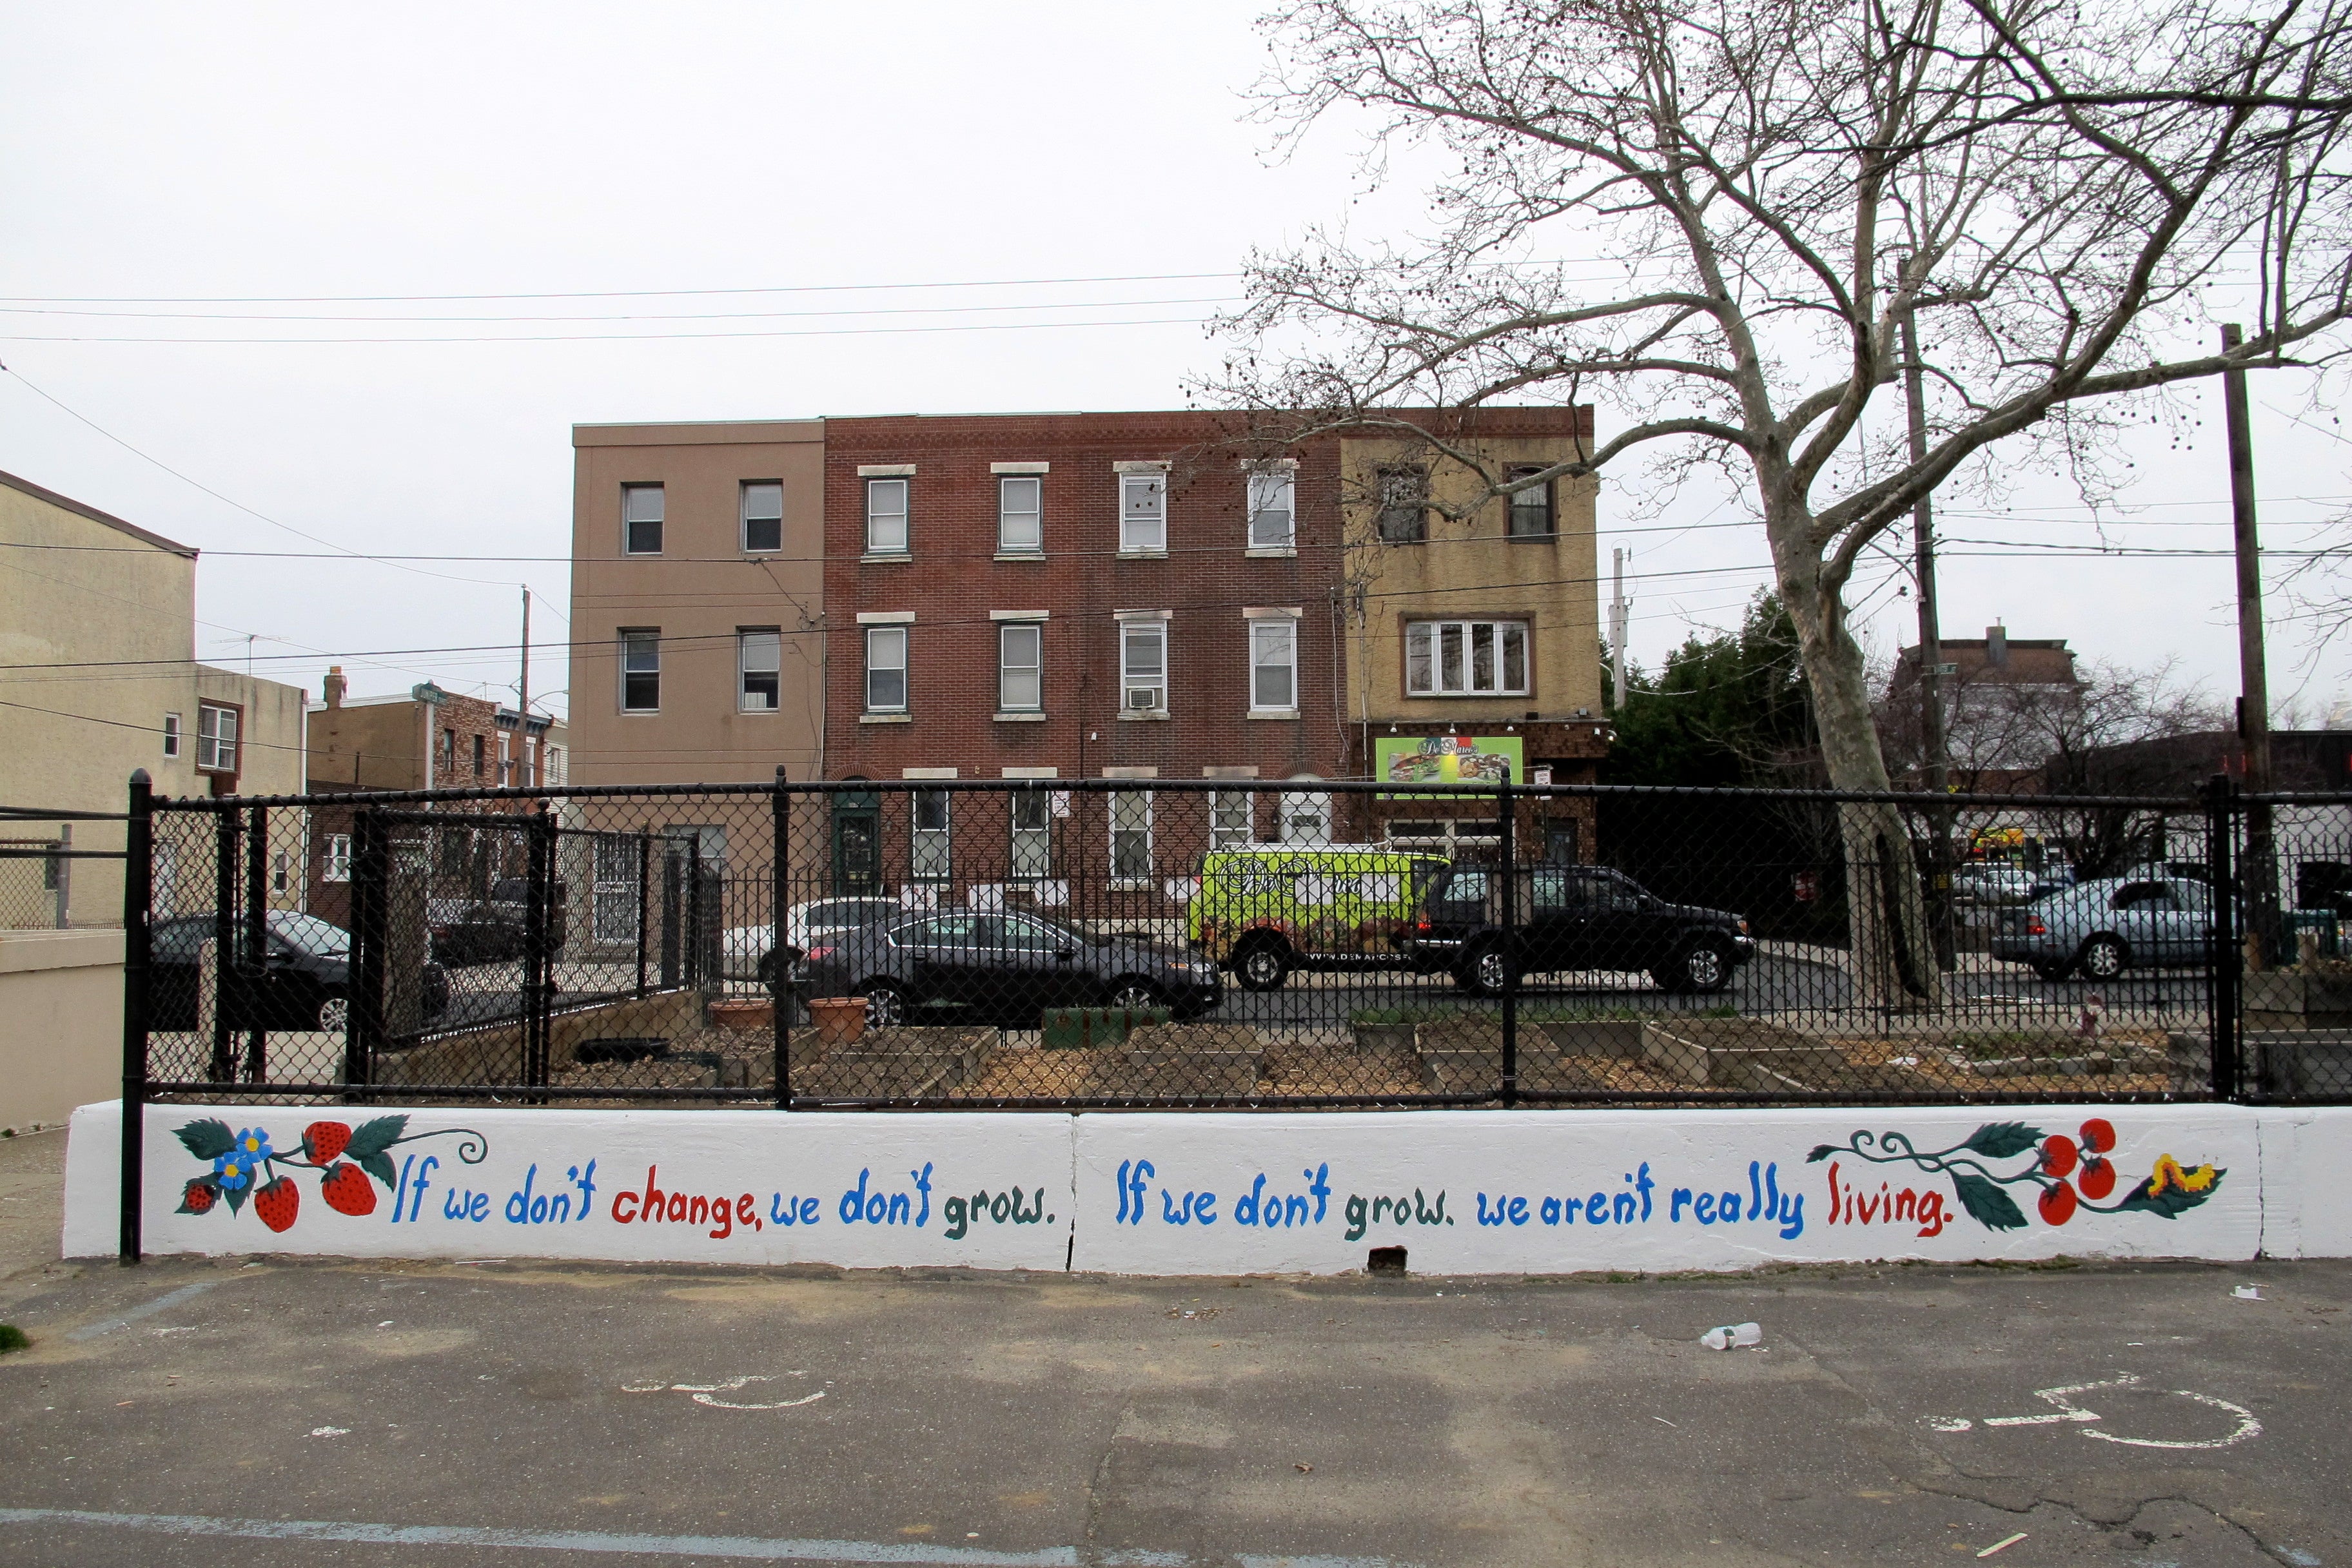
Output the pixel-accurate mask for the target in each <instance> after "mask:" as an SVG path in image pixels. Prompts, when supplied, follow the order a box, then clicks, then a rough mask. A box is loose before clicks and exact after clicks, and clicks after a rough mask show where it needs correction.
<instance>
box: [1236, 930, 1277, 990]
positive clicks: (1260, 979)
mask: <svg viewBox="0 0 2352 1568" xmlns="http://www.w3.org/2000/svg"><path fill="white" fill-rule="evenodd" d="M1234 976H1235V978H1237V979H1239V980H1240V981H1241V983H1242V989H1243V990H1244V991H1279V990H1281V989H1282V983H1283V982H1284V981H1286V980H1287V979H1289V978H1290V950H1289V949H1288V948H1286V947H1285V946H1284V945H1283V944H1282V943H1281V942H1271V941H1267V942H1252V943H1251V944H1250V945H1249V946H1248V947H1246V948H1244V949H1243V950H1242V955H1241V956H1240V957H1239V958H1237V959H1235V960H1234Z"/></svg>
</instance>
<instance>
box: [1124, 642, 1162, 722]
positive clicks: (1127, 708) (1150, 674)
mask: <svg viewBox="0 0 2352 1568" xmlns="http://www.w3.org/2000/svg"><path fill="white" fill-rule="evenodd" d="M1118 692H1119V697H1118V706H1119V711H1120V712H1122V713H1165V712H1167V711H1168V623H1167V622H1166V621H1122V622H1120V623H1119V628H1118Z"/></svg>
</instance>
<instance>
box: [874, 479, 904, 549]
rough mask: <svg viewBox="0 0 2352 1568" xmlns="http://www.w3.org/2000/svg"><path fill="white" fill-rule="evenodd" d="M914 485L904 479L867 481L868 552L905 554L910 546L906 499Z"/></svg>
mask: <svg viewBox="0 0 2352 1568" xmlns="http://www.w3.org/2000/svg"><path fill="white" fill-rule="evenodd" d="M909 489H911V487H910V486H909V485H908V481H906V480H905V479H868V480H866V553H867V554H869V555H904V554H906V553H907V549H908V531H907V503H908V490H909Z"/></svg>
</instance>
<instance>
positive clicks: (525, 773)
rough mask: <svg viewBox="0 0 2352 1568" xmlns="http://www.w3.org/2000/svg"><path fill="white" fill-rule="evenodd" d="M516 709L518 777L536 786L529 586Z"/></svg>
mask: <svg viewBox="0 0 2352 1568" xmlns="http://www.w3.org/2000/svg"><path fill="white" fill-rule="evenodd" d="M515 709H516V712H517V714H518V715H519V717H518V721H517V722H516V724H515V772H516V777H518V778H520V780H521V782H522V783H523V784H536V783H538V782H539V781H538V780H536V779H534V778H532V777H531V776H530V773H531V768H530V587H529V586H528V585H525V587H524V588H523V591H522V684H521V685H520V686H519V687H517V688H516V689H515ZM506 782H509V783H510V782H512V781H511V780H509V781H506Z"/></svg>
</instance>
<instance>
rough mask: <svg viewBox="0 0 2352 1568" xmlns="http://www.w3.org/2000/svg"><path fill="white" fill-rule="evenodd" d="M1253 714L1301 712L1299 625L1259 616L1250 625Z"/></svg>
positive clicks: (1285, 619)
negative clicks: (1299, 698) (1299, 703)
mask: <svg viewBox="0 0 2352 1568" xmlns="http://www.w3.org/2000/svg"><path fill="white" fill-rule="evenodd" d="M1249 647H1250V711H1251V712H1253V713H1295V712H1297V710H1298V623H1297V621H1296V620H1294V619H1292V618H1290V617H1289V616H1281V617H1278V618H1277V617H1274V616H1259V617H1255V618H1253V619H1252V620H1251V621H1250V623H1249Z"/></svg>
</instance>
